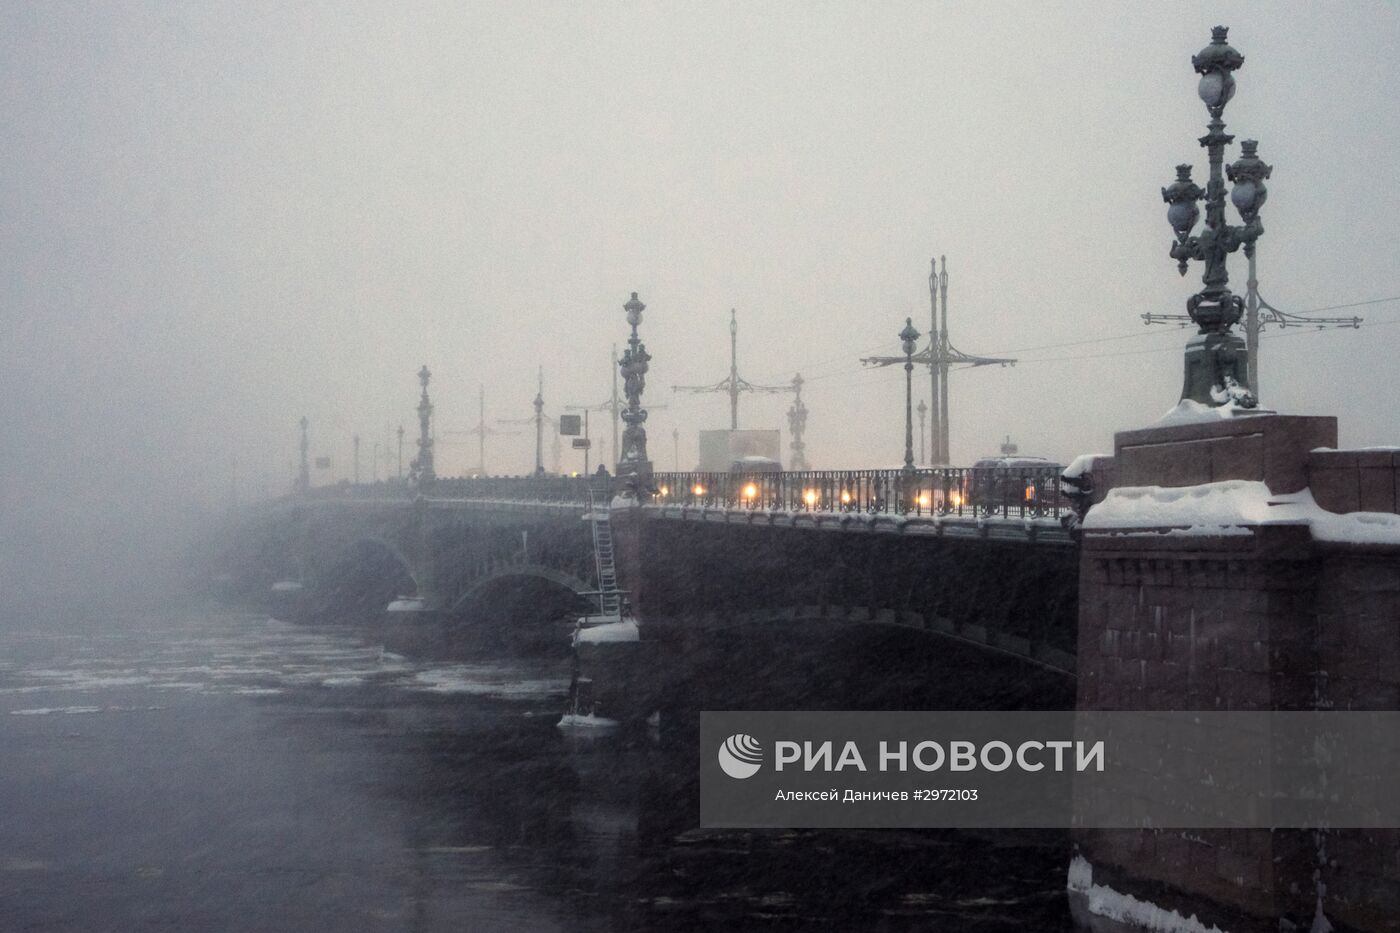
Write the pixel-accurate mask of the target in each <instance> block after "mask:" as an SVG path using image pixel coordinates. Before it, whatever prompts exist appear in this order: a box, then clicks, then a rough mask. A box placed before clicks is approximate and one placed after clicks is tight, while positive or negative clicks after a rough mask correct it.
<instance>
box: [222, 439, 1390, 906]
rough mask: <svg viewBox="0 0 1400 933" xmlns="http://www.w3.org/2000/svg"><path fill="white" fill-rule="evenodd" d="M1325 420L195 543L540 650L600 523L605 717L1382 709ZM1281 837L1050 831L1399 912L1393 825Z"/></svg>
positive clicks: (420, 487) (516, 501) (487, 487)
mask: <svg viewBox="0 0 1400 933" xmlns="http://www.w3.org/2000/svg"><path fill="white" fill-rule="evenodd" d="M1336 436H1337V425H1336V419H1334V418H1327V417H1302V416H1286V415H1278V414H1274V413H1270V412H1263V413H1258V414H1250V415H1239V416H1236V417H1233V418H1212V419H1207V420H1202V421H1197V422H1190V423H1184V424H1176V425H1163V426H1154V427H1149V428H1145V429H1138V430H1129V431H1123V432H1120V433H1119V434H1118V435H1117V436H1116V438H1115V451H1114V454H1113V456H1111V457H1098V458H1093V459H1089V460H1088V461H1086V462H1084V463H1081V464H1079V465H1078V466H1077V468H1076V470H1075V472H1076V473H1077V474H1080V475H1077V476H1071V477H1069V478H1063V477H1062V476H1061V474H1060V472H1059V469H1058V468H1043V469H1038V470H1037V469H1007V470H1002V471H999V472H997V471H991V472H989V471H979V470H977V469H973V468H962V469H959V468H935V469H920V470H893V471H891V470H866V471H806V472H781V473H751V474H749V473H663V472H645V473H639V474H633V475H631V476H624V477H622V478H620V479H611V478H609V479H607V480H599V479H597V478H571V477H551V476H532V477H481V478H469V479H444V478H434V479H431V480H428V481H423V482H420V483H418V484H416V485H410V484H406V483H377V484H366V485H359V486H338V487H327V488H322V489H313V490H308V491H306V492H305V493H303V494H301V495H298V496H294V497H290V498H287V499H283V500H280V501H277V502H275V503H270V504H267V505H265V506H263V507H261V508H259V509H258V510H257V511H256V512H255V513H253V514H250V515H249V516H247V518H246V520H245V522H244V524H243V526H242V528H241V529H240V530H239V532H238V534H237V535H235V536H234V537H233V539H232V540H233V543H232V544H231V545H230V547H229V548H228V549H227V552H226V553H225V555H224V559H225V560H226V562H227V565H228V566H231V567H234V568H236V572H235V575H234V576H235V582H236V583H237V584H238V585H239V586H240V587H241V588H242V589H243V591H244V592H245V593H247V594H259V593H264V594H265V593H273V592H274V591H276V590H277V589H278V586H279V584H281V585H282V590H281V592H282V594H283V598H284V599H285V598H287V597H288V596H290V599H291V603H290V604H291V605H293V606H294V609H295V613H296V615H297V617H299V618H304V619H307V620H308V621H316V620H331V619H339V618H345V617H347V616H348V615H349V616H353V615H355V614H356V613H359V615H360V617H361V618H363V619H364V620H366V621H369V622H371V623H372V624H379V625H384V626H387V627H386V628H385V629H384V630H383V631H384V634H385V637H386V638H388V639H395V638H398V639H401V640H405V641H407V642H408V643H409V644H413V643H414V639H415V638H417V639H419V642H418V644H420V645H421V644H424V643H426V644H428V645H429V646H430V647H440V646H442V645H443V644H449V645H450V644H452V643H454V638H458V637H460V636H463V635H466V634H469V633H471V632H473V631H489V630H491V628H492V626H493V625H497V626H499V625H500V623H501V620H503V619H504V620H507V624H508V625H509V626H515V627H519V628H526V629H528V628H530V626H531V625H537V626H542V628H541V629H540V632H541V637H542V638H544V639H545V640H553V641H554V642H555V643H556V644H557V643H559V642H560V641H566V640H567V638H566V636H567V634H568V632H569V630H570V626H569V625H568V623H567V621H566V620H567V619H569V618H570V617H572V616H575V615H579V614H584V613H590V612H592V613H596V612H597V611H598V610H597V608H596V606H597V600H598V599H599V591H600V590H603V589H606V588H607V581H605V580H602V579H600V577H599V564H598V562H597V561H596V560H595V547H596V544H597V538H596V537H595V533H596V526H597V525H598V524H599V522H600V521H606V523H607V525H608V527H609V538H608V550H609V553H610V554H611V555H612V556H613V557H614V559H615V563H616V568H615V573H616V581H617V585H619V586H620V588H621V591H623V592H625V594H626V599H627V600H628V601H629V603H630V605H629V606H628V607H627V613H628V615H629V616H630V617H631V618H635V620H636V621H637V633H638V635H637V638H636V639H635V640H618V641H612V640H597V641H593V640H588V639H583V640H582V642H581V643H580V644H578V645H577V646H576V650H577V653H578V658H579V663H580V666H581V671H582V673H583V675H584V676H583V677H582V681H583V682H584V684H585V685H586V687H587V690H586V696H585V697H584V699H585V701H586V703H587V704H588V705H589V706H591V707H592V708H594V709H595V710H596V711H598V712H599V713H600V714H604V715H610V716H613V717H616V718H618V719H621V720H626V721H636V722H640V721H641V720H642V719H643V718H645V717H646V716H648V715H650V714H652V713H655V712H657V711H660V712H661V714H662V721H663V722H669V723H673V724H674V723H685V722H686V721H687V718H688V717H691V718H693V716H694V715H695V713H696V711H698V710H699V709H705V708H709V709H716V708H765V707H766V708H784V707H785V706H787V707H789V708H808V709H821V708H842V709H881V708H958V707H966V708H1002V709H1007V708H1012V709H1014V708H1031V707H1041V708H1067V707H1068V706H1069V704H1074V705H1075V706H1076V707H1078V708H1080V709H1265V710H1268V709H1285V710H1286V709H1319V708H1323V709H1389V710H1393V709H1400V632H1398V631H1397V629H1396V627H1395V626H1396V621H1397V619H1400V514H1397V513H1400V451H1392V450H1389V449H1386V450H1374V449H1371V450H1356V451H1348V450H1338V449H1336ZM1086 507H1087V517H1086V518H1085V519H1084V521H1083V523H1082V526H1080V527H1078V528H1077V529H1075V530H1074V532H1073V533H1071V531H1070V530H1069V529H1067V528H1066V525H1068V526H1071V527H1073V526H1074V525H1075V524H1076V522H1075V521H1073V520H1070V518H1069V517H1070V516H1071V515H1077V514H1079V513H1081V512H1084V511H1085V508H1086ZM274 595H275V594H274ZM403 596H411V597H412V598H411V599H408V600H402V599H400V598H399V597H403ZM390 603H395V604H396V605H397V606H399V608H400V609H401V610H405V611H398V612H388V613H386V612H385V609H386V608H387V607H389V605H390ZM283 605H284V607H285V606H286V605H288V603H285V602H284V604H283ZM524 606H529V607H532V610H531V611H533V612H534V614H535V616H536V617H539V616H540V615H543V616H545V617H546V618H544V619H543V620H541V619H539V618H535V619H534V620H533V621H532V620H531V619H528V618H524V617H522V616H521V614H520V612H519V611H518V610H520V608H521V607H524ZM386 618H387V619H389V621H388V622H385V621H384V620H385V619H386ZM425 633H430V634H431V637H428V638H426V639H424V638H422V636H423V635H424V634H425ZM468 640H470V639H468ZM1306 835H1307V834H1304V833H1301V832H1291V833H1290V832H1286V831H1274V832H1269V831H1248V832H1239V831H1236V832H1233V833H1221V832H1216V833H1211V832H1202V833H1199V834H1185V835H1183V834H1169V833H1154V832H1151V831H1144V832H1125V831H1112V832H1109V831H1100V832H1081V833H1078V834H1076V844H1077V845H1078V847H1079V851H1080V853H1081V854H1083V855H1085V856H1086V857H1088V858H1089V860H1090V861H1091V862H1092V863H1093V865H1094V866H1095V872H1096V874H1095V878H1096V879H1098V880H1099V881H1100V882H1101V883H1111V884H1112V885H1113V887H1114V888H1115V889H1117V890H1120V891H1137V892H1140V893H1143V895H1144V897H1147V896H1150V897H1151V898H1152V899H1153V902H1154V903H1157V904H1160V905H1165V906H1168V907H1171V906H1173V905H1175V906H1179V907H1180V908H1181V909H1182V911H1184V912H1189V913H1201V914H1204V915H1205V916H1212V917H1215V918H1217V919H1219V920H1220V922H1221V923H1222V924H1228V926H1227V927H1223V928H1229V929H1255V928H1257V929H1265V928H1267V927H1266V926H1250V925H1249V924H1251V923H1253V922H1254V920H1255V919H1257V918H1259V917H1279V916H1303V915H1305V914H1306V913H1308V911H1310V910H1311V909H1312V906H1313V904H1312V901H1313V900H1315V899H1316V896H1317V895H1316V893H1315V892H1316V891H1317V890H1318V887H1317V885H1316V884H1315V880H1316V877H1315V873H1316V872H1318V871H1319V870H1321V871H1322V872H1323V877H1325V878H1326V879H1327V882H1326V891H1327V892H1328V893H1327V897H1326V909H1327V911H1328V916H1331V917H1341V918H1348V922H1351V923H1352V924H1353V925H1354V926H1355V927H1356V928H1358V929H1383V928H1384V926H1383V925H1378V924H1382V923H1383V922H1384V918H1385V917H1394V916H1396V915H1400V875H1398V874H1397V872H1396V871H1395V870H1394V866H1393V865H1392V864H1390V863H1388V862H1386V861H1385V859H1386V855H1385V853H1386V852H1389V851H1391V849H1390V848H1387V846H1392V844H1394V843H1397V842H1400V840H1397V839H1396V838H1395V837H1396V834H1395V833H1393V832H1391V833H1384V834H1376V833H1371V834H1369V836H1367V837H1366V838H1365V839H1361V838H1360V837H1359V836H1357V835H1356V834H1347V833H1333V834H1332V835H1331V837H1330V838H1329V841H1328V846H1329V853H1330V854H1331V855H1332V857H1333V861H1332V863H1331V864H1330V866H1324V868H1323V869H1319V867H1318V865H1317V864H1316V863H1315V862H1316V860H1315V859H1313V858H1312V857H1311V855H1310V853H1311V852H1312V851H1313V846H1312V843H1311V842H1310V841H1309V839H1308V838H1305V837H1306ZM1380 836H1384V837H1385V839H1386V840H1389V841H1388V842H1385V843H1382V842H1380V841H1378V839H1379V838H1380ZM1240 878H1244V879H1246V880H1245V882H1244V883H1243V884H1241V883H1240V882H1239V879H1240ZM1203 897H1204V898H1206V899H1207V901H1208V903H1209V904H1210V905H1213V906H1212V907H1211V908H1210V909H1209V910H1206V911H1202V910H1201V909H1200V904H1201V898H1203ZM1305 902H1306V903H1305ZM1211 911H1218V912H1217V913H1211ZM1251 918H1253V919H1251Z"/></svg>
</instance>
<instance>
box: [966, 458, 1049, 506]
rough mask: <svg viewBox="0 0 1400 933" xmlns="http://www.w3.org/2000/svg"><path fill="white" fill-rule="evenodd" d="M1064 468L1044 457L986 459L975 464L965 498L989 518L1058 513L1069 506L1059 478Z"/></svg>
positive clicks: (970, 474)
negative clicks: (994, 515)
mask: <svg viewBox="0 0 1400 933" xmlns="http://www.w3.org/2000/svg"><path fill="white" fill-rule="evenodd" d="M1063 471H1064V465H1063V464H1059V463H1055V462H1054V461H1052V460H1047V459H1045V458H1044V457H984V458H982V459H981V460H978V461H977V462H976V463H974V464H973V465H972V469H971V470H969V471H968V473H967V477H966V480H965V482H966V484H967V488H966V489H965V490H964V491H963V495H964V496H965V497H966V500H967V502H968V503H969V504H971V505H972V506H974V507H975V508H976V509H977V511H978V512H981V513H983V514H987V515H993V514H1001V515H1010V514H1012V513H1018V514H1019V513H1022V512H1029V513H1031V514H1033V515H1043V514H1057V513H1058V511H1059V510H1060V509H1063V508H1064V507H1065V505H1066V503H1065V502H1064V501H1063V500H1062V498H1061V493H1060V484H1059V477H1060V474H1061V473H1062V472H1063Z"/></svg>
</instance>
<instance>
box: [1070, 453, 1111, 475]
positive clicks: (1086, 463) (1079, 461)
mask: <svg viewBox="0 0 1400 933" xmlns="http://www.w3.org/2000/svg"><path fill="white" fill-rule="evenodd" d="M1111 459H1113V454H1080V455H1079V456H1077V457H1075V458H1074V460H1073V461H1072V462H1071V463H1070V465H1069V466H1067V467H1065V468H1064V470H1062V471H1061V472H1060V475H1061V476H1063V477H1064V478H1065V479H1079V477H1081V476H1083V475H1084V474H1085V473H1088V472H1089V468H1090V467H1091V466H1093V464H1094V461H1095V460H1111Z"/></svg>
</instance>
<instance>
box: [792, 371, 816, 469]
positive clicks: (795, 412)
mask: <svg viewBox="0 0 1400 933" xmlns="http://www.w3.org/2000/svg"><path fill="white" fill-rule="evenodd" d="M802 382H803V380H802V374H801V373H797V374H795V375H794V376H793V377H792V394H793V399H792V407H791V408H789V409H788V411H787V419H788V434H789V435H790V436H791V438H792V440H791V442H790V443H789V444H788V446H789V448H791V451H792V455H791V457H790V458H789V460H788V468H789V469H792V470H810V469H811V466H810V465H808V463H807V442H806V441H805V440H803V436H804V435H805V434H806V433H807V406H806V405H804V404H802Z"/></svg>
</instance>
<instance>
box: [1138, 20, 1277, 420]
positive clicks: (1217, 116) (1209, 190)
mask: <svg viewBox="0 0 1400 933" xmlns="http://www.w3.org/2000/svg"><path fill="white" fill-rule="evenodd" d="M1228 32H1229V30H1228V29H1227V28H1226V27H1224V26H1216V27H1215V28H1214V29H1213V30H1212V31H1211V42H1210V45H1208V46H1206V47H1205V48H1204V49H1202V50H1201V51H1200V53H1199V54H1197V55H1193V56H1192V57H1191V65H1192V67H1193V68H1195V69H1196V72H1197V73H1198V74H1199V75H1200V76H1201V80H1200V85H1199V87H1198V88H1197V90H1198V92H1199V93H1200V96H1201V100H1202V101H1203V102H1204V103H1205V105H1206V110H1207V111H1209V113H1210V118H1211V119H1210V123H1209V124H1207V130H1208V132H1207V133H1206V135H1205V136H1202V137H1201V139H1200V142H1201V145H1202V146H1204V147H1205V148H1206V150H1207V151H1208V153H1209V155H1210V180H1209V181H1208V182H1207V183H1206V188H1205V190H1204V191H1202V190H1201V188H1200V187H1199V186H1198V185H1197V184H1196V183H1195V182H1193V181H1192V180H1191V166H1190V165H1178V166H1177V167H1176V181H1174V182H1173V183H1172V184H1171V185H1169V186H1167V187H1166V188H1163V189H1162V200H1164V201H1165V202H1166V203H1167V205H1168V207H1167V221H1168V222H1169V223H1170V224H1171V227H1172V231H1173V232H1174V233H1175V234H1176V241H1175V242H1174V243H1173V244H1172V247H1171V257H1172V258H1173V259H1175V260H1176V261H1177V269H1178V270H1179V271H1180V272H1181V274H1182V275H1185V274H1186V268H1187V262H1188V261H1189V260H1192V259H1195V260H1199V261H1201V262H1203V263H1204V264H1205V274H1204V275H1203V276H1202V277H1201V281H1202V282H1203V283H1204V284H1205V287H1204V288H1203V289H1201V290H1200V291H1199V292H1197V293H1196V294H1194V295H1192V296H1191V297H1190V298H1188V299H1187V301H1186V311H1187V313H1188V314H1189V315H1190V316H1191V320H1192V321H1193V322H1194V323H1195V324H1196V326H1197V327H1199V328H1200V331H1199V333H1197V334H1196V336H1194V337H1192V338H1191V340H1190V341H1189V342H1188V343H1187V344H1186V368H1185V379H1184V382H1183V386H1182V390H1181V397H1182V399H1183V400H1186V399H1190V400H1192V401H1195V402H1199V403H1201V404H1203V405H1212V406H1219V405H1225V404H1229V403H1234V404H1237V405H1239V406H1240V407H1242V408H1253V407H1255V406H1256V405H1257V404H1258V402H1257V400H1256V398H1255V396H1254V393H1252V392H1250V391H1249V388H1248V386H1249V350H1248V347H1247V346H1246V344H1245V341H1244V340H1242V339H1241V338H1240V337H1239V336H1238V335H1237V334H1234V333H1232V332H1231V330H1230V328H1231V327H1233V326H1234V325H1235V324H1236V323H1237V322H1238V321H1239V320H1240V317H1241V316H1242V315H1243V313H1244V300H1243V299H1242V298H1240V297H1239V296H1237V295H1233V294H1231V293H1230V287H1229V282H1230V276H1229V273H1228V272H1227V270H1226V263H1225V261H1226V257H1227V256H1229V254H1230V253H1233V252H1235V251H1236V250H1237V249H1239V248H1240V247H1241V246H1243V247H1244V251H1245V255H1246V256H1252V255H1253V253H1254V241H1255V240H1257V239H1258V238H1259V237H1260V236H1261V235H1262V234H1263V233H1264V225H1263V224H1262V223H1261V222H1260V221H1259V209H1260V208H1261V207H1263V205H1264V201H1265V199H1266V198H1267V197H1268V191H1267V189H1266V188H1265V186H1264V179H1266V178H1268V177H1269V175H1270V173H1271V172H1272V171H1273V169H1272V168H1271V167H1270V166H1268V165H1265V164H1264V162H1263V161H1262V160H1260V158H1259V156H1258V153H1257V149H1258V143H1256V142H1255V141H1254V140H1246V141H1245V142H1244V143H1243V144H1242V148H1243V155H1242V156H1241V157H1240V159H1239V160H1238V161H1237V162H1235V163H1234V164H1233V165H1231V166H1229V167H1228V168H1226V167H1224V157H1225V146H1226V145H1228V144H1229V143H1230V142H1233V141H1234V138H1235V137H1233V136H1231V135H1229V134H1228V133H1226V132H1225V123H1224V121H1223V120H1222V119H1221V117H1222V116H1223V114H1224V112H1225V105H1226V104H1228V103H1229V102H1230V98H1232V97H1234V96H1235V77H1234V72H1235V71H1237V70H1238V69H1239V67H1240V66H1241V65H1243V64H1244V56H1243V55H1241V54H1240V53H1239V52H1237V51H1235V49H1233V48H1232V47H1231V46H1230V45H1228V44H1227V43H1226V41H1225V39H1226V36H1227V34H1228ZM1227 175H1228V176H1229V178H1230V180H1231V181H1232V182H1234V190H1233V191H1231V193H1230V200H1231V202H1233V203H1234V205H1235V209H1236V210H1238V211H1239V213H1240V217H1241V218H1243V220H1244V225H1243V226H1236V225H1232V224H1229V223H1226V221H1225V176H1227ZM1202 198H1204V199H1205V202H1206V222H1205V227H1204V229H1203V230H1202V231H1201V233H1200V235H1195V234H1193V233H1192V230H1193V229H1194V228H1195V226H1196V221H1197V220H1199V219H1200V216H1201V212H1200V209H1199V208H1197V207H1196V202H1197V201H1199V200H1201V199H1202Z"/></svg>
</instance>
